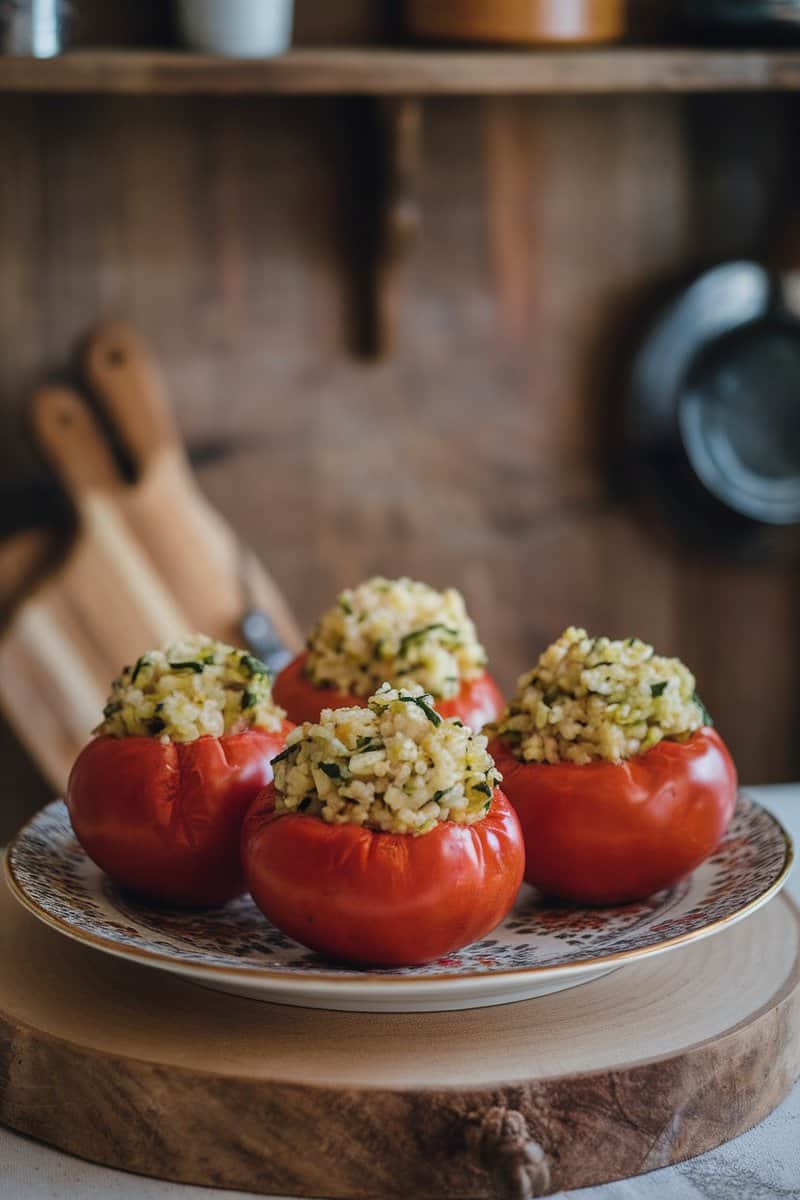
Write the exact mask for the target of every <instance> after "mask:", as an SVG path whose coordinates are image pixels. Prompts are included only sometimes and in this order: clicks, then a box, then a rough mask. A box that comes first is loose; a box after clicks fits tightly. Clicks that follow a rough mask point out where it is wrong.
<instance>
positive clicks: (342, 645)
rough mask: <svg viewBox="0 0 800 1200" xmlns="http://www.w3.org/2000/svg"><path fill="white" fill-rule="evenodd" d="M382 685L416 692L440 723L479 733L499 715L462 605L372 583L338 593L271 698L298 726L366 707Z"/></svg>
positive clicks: (399, 583)
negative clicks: (330, 712) (327, 713)
mask: <svg viewBox="0 0 800 1200" xmlns="http://www.w3.org/2000/svg"><path fill="white" fill-rule="evenodd" d="M383 683H389V684H391V685H392V686H393V687H399V686H406V685H407V684H409V683H411V684H418V685H419V686H420V687H422V688H423V690H424V691H425V692H427V693H429V694H430V695H432V696H433V698H434V704H435V706H436V708H437V710H438V711H439V712H440V713H441V714H442V716H445V717H458V718H459V719H460V720H461V721H463V722H464V724H465V725H469V727H470V728H471V729H474V730H476V731H477V730H480V729H482V728H483V726H484V725H486V724H488V723H489V722H491V721H494V720H496V719H497V717H499V715H500V713H501V712H502V711H503V698H502V695H501V693H500V690H499V688H498V687H497V684H496V683H495V682H494V680H493V679H492V677H491V675H489V673H488V672H487V670H486V653H485V651H484V649H483V647H482V646H481V645H480V643H479V642H478V639H477V634H476V632H475V626H474V624H473V622H472V621H471V620H470V618H469V616H468V614H467V611H466V607H465V605H464V600H463V597H462V596H461V594H460V593H459V592H457V591H456V590H455V589H454V588H449V589H447V590H446V591H444V592H437V591H435V590H434V589H433V588H431V587H429V586H428V585H427V584H424V583H418V582H416V581H415V580H412V579H397V580H388V579H382V578H376V579H370V580H368V581H367V582H366V583H362V584H361V585H360V587H357V588H353V589H348V590H347V591H344V592H342V594H341V595H340V597H339V600H338V602H337V604H336V605H335V606H334V607H333V608H332V609H330V610H329V611H328V612H326V613H325V614H324V615H323V616H322V617H321V619H320V620H319V622H318V623H317V625H316V627H315V628H314V630H313V631H312V633H311V636H310V637H309V639H308V647H307V650H306V652H305V653H304V654H301V655H299V656H298V657H297V658H295V659H294V660H293V661H292V662H291V663H289V665H288V666H287V667H286V668H285V669H284V670H283V671H282V672H281V674H280V675H279V676H278V678H277V679H276V680H275V698H276V700H277V701H278V702H279V703H280V704H282V705H283V707H284V708H285V709H286V712H287V713H288V715H289V717H290V719H291V720H292V721H294V722H295V723H296V724H301V723H302V722H304V721H311V722H315V721H318V720H319V717H320V713H321V712H322V710H323V709H324V708H355V707H362V708H363V707H366V704H367V699H368V697H369V696H370V695H371V694H372V693H373V692H374V691H375V689H376V688H377V687H379V686H380V685H381V684H383Z"/></svg>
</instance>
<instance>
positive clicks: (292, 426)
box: [0, 97, 800, 804]
mask: <svg viewBox="0 0 800 1200" xmlns="http://www.w3.org/2000/svg"><path fill="white" fill-rule="evenodd" d="M787 103H788V102H786V101H781V100H779V99H778V98H773V97H767V98H763V97H762V98H759V97H752V98H747V99H739V100H736V101H735V102H734V101H732V100H730V101H722V100H720V99H716V98H713V97H712V98H705V99H696V100H684V99H681V98H677V97H676V98H671V97H629V98H619V99H615V98H595V99H592V100H591V101H582V100H579V99H574V100H573V99H567V98H561V99H556V98H553V99H547V100H543V99H538V100H534V99H531V100H525V101H522V100H519V101H515V100H502V101H501V100H496V101H486V102H479V101H455V100H453V101H444V100H441V101H431V102H430V103H427V104H426V106H425V111H426V141H425V151H424V169H423V175H422V180H421V202H422V210H423V230H422V234H421V237H420V241H419V245H418V248H417V252H416V255H415V258H414V261H413V264H412V266H411V270H410V277H409V286H408V295H407V303H406V305H405V310H404V312H403V316H402V328H401V330H400V337H399V347H398V352H397V354H396V356H395V357H394V358H392V359H391V360H388V361H384V362H378V363H370V362H367V361H363V360H359V359H357V358H355V357H353V355H352V354H351V352H350V350H349V345H350V341H349V336H348V327H349V320H350V313H349V302H348V290H349V275H348V268H349V263H348V261H347V249H346V247H347V243H346V241H345V240H344V239H343V231H344V230H345V229H346V228H347V205H348V199H349V198H351V197H352V195H353V189H354V188H355V189H357V188H358V186H359V172H360V171H362V170H363V169H364V165H363V162H362V161H361V159H360V147H359V144H358V137H357V131H358V128H359V123H360V122H359V112H360V110H359V108H358V102H356V101H349V100H346V99H344V100H336V101H333V100H324V101H309V100H302V99H296V100H295V99H292V100H288V99H282V100H277V99H268V98H251V99H247V100H241V101H239V100H235V99H188V98H187V99H183V98H172V99H167V98H148V99H145V98H116V99H110V98H104V99H92V98H79V97H75V98H71V99H64V98H57V97H40V98H23V97H16V98H6V99H4V101H3V104H2V106H0V351H1V353H0V421H1V422H2V431H3V433H4V436H3V446H2V447H1V448H0V470H1V471H2V483H3V493H2V494H3V496H5V497H19V496H20V495H21V491H20V489H21V488H25V487H28V486H29V485H35V484H37V483H42V482H43V481H44V480H45V475H44V472H43V470H42V469H41V468H40V467H38V466H37V465H36V463H35V462H34V460H33V458H32V456H30V455H29V454H27V453H26V452H25V451H24V450H23V449H22V444H21V442H20V440H19V438H18V437H13V438H12V434H11V431H12V430H13V429H14V428H15V427H16V424H17V423H18V420H19V414H20V410H21V404H22V400H23V398H24V395H25V392H26V389H27V388H28V387H29V385H30V381H31V379H32V378H33V377H34V375H35V374H36V373H37V372H38V371H39V370H41V371H45V370H48V369H51V368H53V367H54V366H59V365H60V364H63V363H64V362H65V361H66V359H67V358H68V356H69V354H70V351H71V349H72V347H73V345H74V341H75V339H76V338H77V337H78V336H79V335H80V334H81V333H82V331H83V330H84V329H85V328H86V327H87V326H88V325H89V324H91V323H92V322H93V321H95V320H96V319H97V318H98V317H103V316H108V315H113V314H120V315H126V316H128V317H130V318H132V319H133V320H134V321H135V322H137V323H138V324H139V325H140V326H141V328H142V330H143V331H144V333H145V334H146V335H147V336H148V337H149V338H150V339H151V340H152V342H153V343H154V345H155V347H156V348H157V350H158V353H159V355H160V356H161V358H162V361H163V363H164V365H165V367H166V370H167V372H168V375H169V379H170V382H171V385H172V389H173V394H174V398H175V402H176V405H177V408H178V412H179V417H180V422H181V426H182V429H183V431H184V433H185V435H186V437H187V439H188V441H189V442H190V444H192V445H195V446H200V445H205V444H207V443H209V442H211V441H217V442H220V441H221V442H223V443H225V445H227V448H228V453H227V456H226V457H224V458H221V459H217V460H216V461H213V462H210V463H208V464H207V465H206V466H205V467H203V469H202V471H201V482H202V484H203V486H204V488H205V490H206V491H207V493H208V494H209V496H210V497H211V499H212V500H213V501H214V503H216V504H217V505H218V506H219V507H220V509H221V510H222V511H223V512H224V513H225V515H226V516H227V517H228V518H229V519H230V520H231V521H232V522H233V523H234V524H235V525H236V526H237V528H238V529H240V530H241V532H242V534H243V535H244V536H245V537H246V538H247V539H248V540H249V541H250V542H252V544H253V545H254V546H255V547H256V549H257V550H258V551H259V553H260V554H262V555H263V557H264V558H265V560H266V561H267V563H268V564H269V566H270V568H271V569H272V570H273V571H274V573H275V574H276V576H277V578H278V580H279V581H280V583H281V584H282V585H283V587H284V588H285V590H286V592H287V593H288V595H289V597H290V599H291V600H292V601H293V603H294V604H295V605H296V608H297V611H298V614H299V616H300V618H301V620H302V621H303V622H304V623H307V622H310V621H311V620H312V619H313V618H314V616H315V614H316V613H317V612H318V610H319V608H320V607H321V606H322V605H324V604H326V603H327V602H329V601H330V599H331V597H332V596H333V595H334V594H335V592H336V590H337V589H338V588H340V587H341V586H343V585H345V584H347V583H350V582H353V581H356V580H358V579H359V578H361V577H363V576H365V575H367V574H369V573H371V572H374V571H385V572H387V573H390V574H391V573H400V572H408V573H410V574H412V575H417V576H420V577H422V578H427V579H430V580H431V581H432V582H433V583H435V584H442V585H443V584H446V583H450V582H452V583H456V584H458V585H459V586H461V587H463V588H464V590H465V591H466V593H467V595H468V598H469V602H470V606H471V608H472V610H473V612H474V614H475V616H476V618H477V619H478V622H479V624H480V627H481V630H482V632H483V635H484V639H485V641H486V644H487V646H488V648H489V650H490V652H491V655H492V658H493V660H494V662H495V665H496V668H497V671H498V674H499V676H500V678H501V679H502V682H503V683H504V684H506V685H510V684H511V682H512V681H513V679H514V677H515V675H516V674H517V673H518V672H520V671H521V670H523V669H524V668H526V667H527V666H528V665H529V664H530V662H531V661H532V659H533V658H534V656H535V655H536V654H537V653H538V651H539V650H540V649H541V648H542V645H543V644H544V643H545V642H546V641H547V640H549V639H550V638H551V637H553V636H554V635H555V634H557V633H558V632H559V631H560V630H561V628H562V627H563V626H565V625H566V624H568V623H570V622H579V623H584V624H586V625H587V626H588V627H590V628H591V629H592V630H593V631H595V632H600V631H608V632H609V633H612V634H625V633H628V632H637V633H639V634H641V635H642V636H644V637H647V638H652V639H653V640H655V641H656V642H657V643H658V645H659V648H661V649H663V650H664V651H666V652H670V653H672V652H674V653H679V654H682V655H684V656H685V657H686V658H687V660H688V661H689V662H690V664H692V665H693V666H695V667H696V668H697V670H698V674H699V676H700V681H701V685H702V689H703V691H704V693H705V694H706V696H707V699H708V703H709V705H710V706H712V707H713V708H714V709H715V711H716V714H717V716H718V719H719V724H720V726H721V727H722V730H723V732H724V733H725V734H726V735H727V736H729V737H730V739H731V741H732V743H733V746H734V749H735V751H736V752H737V755H738V757H739V760H740V764H741V767H742V774H743V776H744V778H745V779H748V780H751V781H755V780H767V779H781V778H789V777H791V776H793V775H794V776H797V774H798V770H799V769H800V752H798V750H797V738H796V736H794V731H796V730H797V725H798V716H800V713H798V703H797V700H796V699H795V692H796V688H795V686H794V683H793V678H792V665H793V664H794V663H796V662H797V661H798V658H799V657H800V647H798V626H797V621H796V618H795V613H796V609H797V598H798V596H797V584H796V583H795V582H794V579H793V577H792V575H791V573H790V572H789V570H788V568H786V567H785V566H777V565H776V566H773V567H770V566H769V565H758V566H748V565H747V564H739V565H737V566H735V567H734V566H730V565H728V566H725V567H724V568H723V569H722V570H720V569H719V568H718V565H717V564H714V563H712V562H702V561H700V562H697V561H694V560H693V559H692V558H691V557H690V556H689V554H688V552H687V551H686V550H685V549H684V548H682V547H681V546H680V545H675V544H674V543H671V542H669V541H668V540H666V539H664V538H663V537H662V536H661V535H660V534H657V533H655V532H654V530H653V528H652V527H651V526H649V525H648V522H647V520H646V519H645V518H644V517H643V515H641V514H640V513H639V511H638V505H637V502H636V500H635V498H634V497H632V496H631V495H629V494H628V492H627V491H626V487H625V485H624V483H623V481H622V480H621V479H620V478H618V477H617V455H616V453H615V450H616V447H615V434H614V431H615V429H616V424H617V419H618V414H619V407H620V403H621V396H622V391H621V381H620V366H621V365H622V364H624V363H625V362H626V360H627V359H628V357H629V355H630V352H631V351H632V349H633V344H634V343H633V341H632V331H634V330H636V329H637V328H638V327H639V326H640V325H641V323H642V315H643V309H644V308H645V307H647V306H650V305H652V303H653V302H654V300H657V299H658V298H659V297H660V296H662V295H664V294H666V293H667V292H668V290H669V288H670V287H671V286H672V285H673V284H674V282H675V281H677V280H679V279H681V278H685V277H687V276H688V275H690V274H691V272H692V271H694V270H696V269H698V268H700V267H702V266H703V265H704V264H706V263H707V262H709V261H713V260H714V259H715V258H716V257H717V256H719V255H722V254H732V253H742V252H747V253H760V252H766V251H767V250H768V249H769V246H770V242H771V240H772V236H773V235H772V234H771V219H772V216H773V214H774V212H775V211H776V205H777V203H778V199H779V197H780V192H781V188H782V187H783V186H784V184H783V173H782V172H783V165H784V164H785V163H786V162H788V161H790V160H789V158H788V155H789V154H790V153H791V146H792V133H793V120H792V119H791V113H790V110H789V108H788V107H787ZM725 104H731V105H734V104H735V108H734V107H731V108H725V107H724V105H725ZM726 114H727V116H726ZM721 121H726V122H727V123H726V124H725V129H724V133H720V122H721ZM743 155H744V156H747V155H749V156H751V158H752V160H753V161H754V162H755V163H756V167H755V169H754V170H753V171H750V172H748V171H747V170H746V169H745V168H743V167H742V162H743V161H744V159H743ZM6 509H8V504H6ZM13 518H14V514H11V515H10V516H9V514H8V512H7V513H6V516H5V518H4V521H5V525H6V527H7V526H8V523H9V521H12V522H13ZM25 518H26V512H25V511H23V510H22V509H20V511H19V512H18V513H17V514H16V519H17V523H24V520H25ZM765 662H769V663H770V666H769V668H767V667H765ZM732 663H733V664H734V665H731V664H732ZM754 712H755V713H756V715H753V714H754ZM11 753H12V752H11V750H10V749H9V746H8V744H7V743H6V744H4V745H3V746H2V747H0V754H1V755H2V757H3V760H4V761H5V759H7V758H9V756H10V755H11ZM14 770H15V771H16V772H17V774H16V776H15V777H16V778H20V770H21V768H19V766H18V764H17V765H15V766H14ZM29 786H30V789H31V790H30V793H29V797H28V798H27V799H26V800H25V801H24V803H25V804H29V803H30V797H32V796H34V791H33V786H34V785H33V783H32V782H31V783H30V784H29ZM39 794H40V793H37V796H38V795H39Z"/></svg>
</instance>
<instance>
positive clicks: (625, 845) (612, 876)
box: [490, 629, 737, 904]
mask: <svg viewBox="0 0 800 1200" xmlns="http://www.w3.org/2000/svg"><path fill="white" fill-rule="evenodd" d="M490 749H491V752H492V754H493V755H494V756H495V758H496V760H497V763H498V766H499V768H500V770H501V771H502V772H503V777H504V788H505V791H506V793H507V795H508V797H509V799H510V800H511V803H512V804H513V805H514V808H515V809H516V812H517V815H518V816H519V819H520V824H521V825H522V830H523V834H524V837H525V851H526V867H525V878H526V880H527V881H528V883H531V884H533V885H534V886H535V887H537V888H539V889H540V890H541V891H542V892H544V893H546V894H547V895H551V896H557V897H561V898H563V899H567V900H571V901H574V902H577V903H587V904H619V903H625V902H627V901H633V900H641V899H644V898H645V897H647V896H649V895H651V894H652V893H653V892H655V891H658V890H659V889H661V888H664V887H668V886H670V885H671V884H673V883H675V882H676V881H677V880H678V879H680V878H681V877H682V876H684V875H686V874H688V873H689V872H690V871H692V870H694V868H695V867H697V866H699V865H700V863H701V862H703V861H704V860H705V859H706V858H708V856H709V855H710V854H712V853H713V852H714V850H715V849H716V848H717V846H718V845H719V843H720V841H721V840H722V838H723V836H724V834H725V831H726V829H727V828H728V824H729V823H730V819H731V816H732V814H733V809H734V805H735V802H736V783H737V781H736V768H735V767H734V764H733V760H732V759H731V756H730V754H729V752H728V750H727V748H726V747H725V744H724V743H723V741H722V739H721V738H720V737H719V735H718V734H717V733H716V732H715V731H714V730H713V729H712V728H711V727H710V724H709V718H708V714H707V713H706V712H705V709H704V708H703V706H702V704H701V703H700V701H699V700H698V699H697V695H696V692H695V687H694V677H693V676H692V675H691V673H690V672H689V671H688V670H687V668H686V667H685V666H684V665H683V663H681V662H679V661H678V660H677V659H667V658H662V657H660V656H657V655H655V654H654V652H653V649H652V647H651V646H648V645H646V643H644V642H641V641H639V640H638V639H636V638H628V639H627V640H626V641H624V642H614V641H611V640H609V639H608V638H589V637H588V636H587V635H586V634H585V632H584V631H583V630H576V629H569V630H567V631H566V633H565V634H564V635H563V636H562V637H561V638H560V639H559V640H558V641H557V642H555V643H554V645H553V646H551V647H549V649H548V650H546V651H545V653H544V654H543V655H542V656H541V658H540V659H539V662H538V664H537V666H536V667H535V668H534V669H533V671H531V672H529V673H528V674H527V675H524V676H522V678H521V679H520V681H519V687H518V691H517V695H516V696H515V697H514V699H513V700H512V702H511V704H510V705H509V706H508V708H507V710H506V712H505V714H504V716H503V718H502V720H501V721H500V722H499V723H498V725H497V727H496V736H495V737H494V739H493V740H492V742H491V746H490Z"/></svg>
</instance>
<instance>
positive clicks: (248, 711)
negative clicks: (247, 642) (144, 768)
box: [95, 633, 285, 742]
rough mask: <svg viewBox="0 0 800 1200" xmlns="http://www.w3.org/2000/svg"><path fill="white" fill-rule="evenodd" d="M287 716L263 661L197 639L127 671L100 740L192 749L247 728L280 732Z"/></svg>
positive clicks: (117, 684)
mask: <svg viewBox="0 0 800 1200" xmlns="http://www.w3.org/2000/svg"><path fill="white" fill-rule="evenodd" d="M284 716H285V713H284V711H283V709H282V708H279V707H278V706H277V705H276V704H275V703H274V702H273V699H272V690H271V687H270V677H269V671H268V670H267V668H266V666H265V665H264V663H262V662H261V661H260V659H257V658H254V657H253V655H252V654H248V653H247V651H245V650H236V649H234V647H233V646H226V645H225V644H224V643H223V642H215V641H214V640H213V639H212V638H209V637H206V636H204V635H203V634H200V633H198V634H194V635H193V636H190V637H186V638H183V639H182V640H181V641H179V642H174V643H173V644H172V645H171V646H166V647H165V648H164V649H163V650H149V651H147V653H146V654H143V655H142V656H141V658H139V659H138V661H137V662H136V663H135V664H134V665H133V666H132V667H125V668H124V670H123V671H122V674H121V675H120V676H119V677H118V678H117V679H115V680H114V682H113V683H112V685H111V695H110V696H109V697H108V703H107V704H106V706H105V708H104V709H103V717H104V720H103V722H102V724H101V725H99V726H98V727H97V729H96V730H95V733H97V734H107V735H110V736H112V737H157V738H160V739H161V741H173V742H191V741H194V739H195V738H199V737H202V736H203V735H204V734H210V735H211V736H212V737H221V736H222V734H224V733H239V732H242V731H243V730H245V729H250V728H254V729H265V730H269V731H277V730H279V729H280V727H281V722H282V720H283V718H284Z"/></svg>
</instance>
